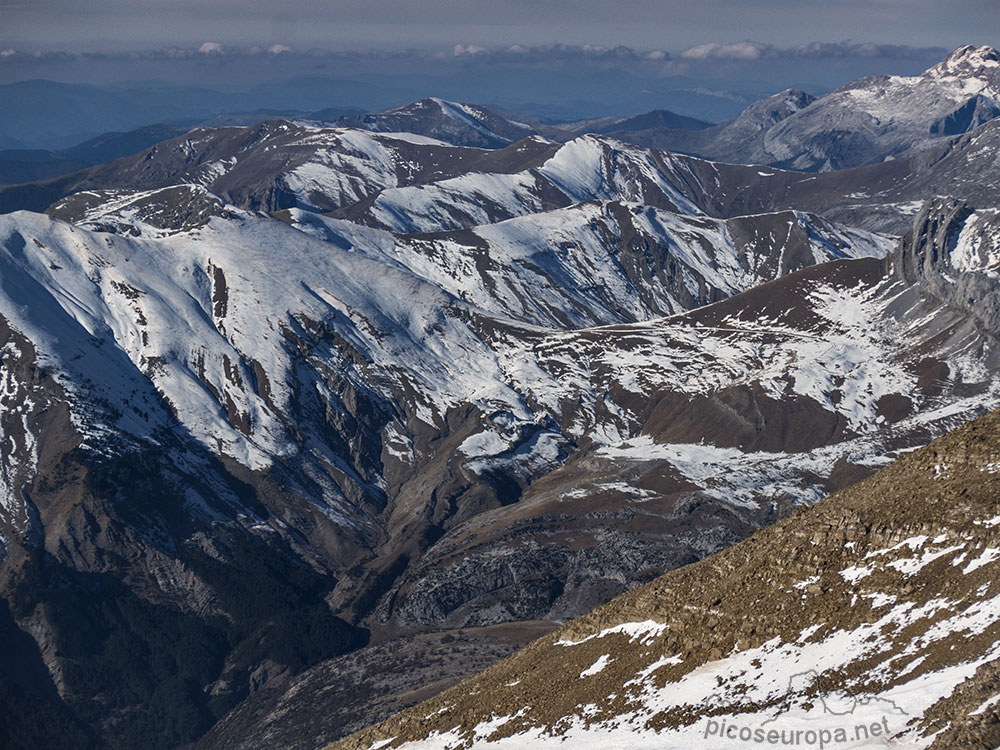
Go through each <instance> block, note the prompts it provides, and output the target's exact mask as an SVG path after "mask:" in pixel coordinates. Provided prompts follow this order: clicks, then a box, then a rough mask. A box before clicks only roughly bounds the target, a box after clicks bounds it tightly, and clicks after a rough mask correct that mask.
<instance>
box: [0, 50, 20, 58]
mask: <svg viewBox="0 0 1000 750" xmlns="http://www.w3.org/2000/svg"><path fill="white" fill-rule="evenodd" d="M16 54H17V50H16V49H13V48H12V49H0V57H13V56H14V55H16Z"/></svg>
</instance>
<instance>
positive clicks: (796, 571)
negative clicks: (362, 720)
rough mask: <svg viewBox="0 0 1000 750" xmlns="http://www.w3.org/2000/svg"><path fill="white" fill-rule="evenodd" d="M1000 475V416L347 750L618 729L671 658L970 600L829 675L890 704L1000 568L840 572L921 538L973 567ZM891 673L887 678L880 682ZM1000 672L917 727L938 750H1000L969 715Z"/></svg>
mask: <svg viewBox="0 0 1000 750" xmlns="http://www.w3.org/2000/svg"><path fill="white" fill-rule="evenodd" d="M997 468H1000V412H994V413H992V414H989V415H987V416H985V417H983V418H981V419H978V420H976V421H974V422H972V423H969V424H968V425H966V426H964V427H962V428H960V429H958V430H956V431H954V432H952V433H950V434H948V435H946V436H944V437H942V438H939V439H937V440H935V441H934V442H932V443H931V444H929V445H928V446H927V447H925V448H922V449H920V450H918V451H915V452H913V453H911V454H908V455H905V456H903V457H902V458H900V459H899V460H897V461H896V462H895V463H893V464H892V465H890V466H888V467H886V468H885V469H883V470H881V471H880V472H878V473H877V474H875V475H874V476H872V477H870V478H869V479H867V480H864V481H862V482H860V483H859V484H857V485H854V486H852V487H850V488H847V489H845V490H842V491H840V492H838V493H836V494H834V495H831V496H830V497H828V498H827V499H826V500H824V501H822V502H820V503H818V504H816V505H815V506H813V507H811V508H808V509H803V510H800V511H797V512H795V513H793V514H792V515H791V516H789V517H787V518H786V519H784V520H782V521H780V522H779V523H777V524H775V525H774V526H771V527H769V528H767V529H764V530H762V531H760V532H758V533H756V534H755V535H754V536H752V537H751V538H749V539H747V540H746V541H744V542H742V543H740V544H737V545H736V546H734V547H731V548H730V549H727V550H725V551H723V552H721V553H718V554H716V555H714V556H712V557H710V558H708V559H706V560H703V561H702V562H699V563H695V564H692V565H689V566H687V567H684V568H681V569H678V570H675V571H672V572H670V573H668V574H666V575H664V576H662V577H661V578H658V579H657V580H655V581H653V582H652V583H650V584H647V585H645V586H642V587H640V588H638V589H635V590H633V591H630V592H628V593H626V594H623V595H621V596H619V597H617V598H616V599H614V600H612V601H611V602H609V603H608V604H606V605H603V606H601V607H598V608H597V609H595V610H594V611H593V612H591V613H590V614H588V615H586V616H584V617H581V618H579V619H577V620H574V621H572V622H570V623H569V624H567V625H566V626H565V627H563V628H562V629H560V630H559V631H556V632H555V633H553V634H551V635H548V636H546V637H544V638H541V639H539V640H537V641H535V642H534V643H532V644H531V645H529V646H528V647H526V648H525V649H523V650H522V651H520V652H518V653H516V654H514V655H513V656H511V657H509V658H507V659H505V660H503V661H501V662H499V663H497V664H495V665H494V666H492V667H490V668H489V669H487V670H485V671H484V672H482V673H480V674H479V675H476V676H475V677H472V678H470V679H468V680H465V681H463V682H461V683H460V684H459V685H457V686H456V687H454V688H452V689H450V690H447V691H445V692H444V693H442V694H440V695H438V696H436V697H435V698H433V699H431V700H429V701H427V702H425V703H422V704H420V705H418V706H416V707H414V708H412V709H410V710H407V711H405V712H403V713H401V714H399V715H397V716H395V717H393V718H391V719H388V720H386V721H384V722H382V723H380V724H378V725H376V726H374V727H370V728H368V729H366V730H363V731H362V732H359V733H357V734H355V735H353V736H351V737H348V738H346V739H344V740H341V741H340V742H338V743H336V744H334V745H332V746H331V747H332V748H339V749H346V748H352V749H353V748H367V747H369V746H370V745H371V744H372V743H373V742H375V741H378V740H383V739H386V738H395V739H394V741H393V742H392V743H391V744H390V745H388V746H389V747H394V746H398V745H399V744H401V743H402V742H404V741H406V740H411V739H419V738H423V737H426V736H427V735H428V734H429V733H431V732H433V731H435V730H438V731H442V732H447V731H449V730H452V729H454V728H456V727H459V728H460V730H461V731H462V732H464V733H466V737H471V731H472V729H473V728H474V727H475V726H476V725H477V724H479V723H480V722H482V721H485V720H488V719H490V718H491V716H504V715H513V714H515V713H517V712H518V711H521V710H522V709H524V708H525V707H528V708H527V710H526V711H523V712H522V714H521V715H520V716H519V717H518V718H516V719H514V720H512V721H508V722H507V723H506V724H504V725H503V726H502V727H501V728H500V729H499V730H497V732H496V734H495V735H494V738H497V737H500V736H506V735H510V734H514V733H517V732H520V731H524V730H526V729H531V728H539V727H542V728H548V729H550V730H554V731H556V732H558V731H560V728H561V727H565V726H566V722H565V717H571V716H574V715H578V714H579V708H578V707H579V706H581V705H584V704H588V703H593V704H596V705H597V706H598V710H597V712H596V713H590V714H588V718H589V719H590V720H592V721H613V720H614V717H616V716H620V715H621V714H623V713H627V712H630V711H635V710H636V709H637V708H638V709H641V706H639V705H637V703H636V696H635V694H630V693H629V690H627V689H624V688H623V686H624V684H625V683H626V682H627V681H628V680H630V679H632V678H633V677H635V675H636V673H637V672H639V671H641V670H642V669H643V668H644V667H646V666H648V665H649V664H651V663H652V662H654V661H656V659H657V657H658V656H662V655H665V654H666V655H670V654H679V655H680V656H681V657H683V661H681V663H680V664H677V665H673V666H665V667H662V668H660V669H659V670H657V671H656V672H655V674H654V675H653V679H654V681H655V682H656V684H658V685H662V684H665V683H667V682H673V681H676V680H679V679H681V678H682V677H683V676H684V675H685V674H687V673H688V672H690V671H691V670H693V669H695V668H696V667H698V666H700V665H703V664H705V663H707V662H710V661H713V660H717V659H720V658H721V657H723V656H724V655H727V654H730V653H732V652H733V651H734V649H738V650H745V649H748V648H755V647H758V646H760V645H761V644H763V643H765V642H766V641H769V640H771V639H772V638H774V637H779V638H781V640H782V641H783V642H786V643H791V642H793V641H795V639H796V638H798V637H799V636H800V633H801V631H802V630H803V629H804V628H805V627H806V626H808V625H810V624H817V625H819V626H820V627H819V629H818V630H817V631H816V632H815V633H814V634H813V636H811V637H810V640H811V641H819V640H821V639H822V638H823V637H824V635H828V634H830V633H832V632H834V631H836V630H842V629H843V630H851V629H854V628H856V627H858V626H859V625H862V624H864V623H871V622H875V621H877V620H878V619H879V618H880V616H881V615H883V614H885V611H886V610H885V609H884V608H881V609H880V608H879V607H877V606H876V605H875V604H874V602H873V600H872V599H870V598H865V597H864V594H865V593H872V592H883V593H885V592H888V593H891V594H893V595H894V596H896V597H897V602H907V601H910V602H913V603H914V604H915V605H920V604H922V603H926V602H928V601H929V600H931V599H936V598H941V597H943V598H945V599H947V600H948V601H949V602H952V603H955V602H958V603H959V604H956V605H954V606H952V608H951V609H949V608H948V607H945V608H944V609H942V610H939V611H938V612H937V613H936V614H935V615H933V616H932V617H930V618H928V619H926V620H921V621H920V622H918V623H916V624H915V625H911V626H908V627H905V628H902V629H900V630H899V631H898V632H894V633H888V634H887V637H888V638H889V639H890V641H891V645H890V647H889V648H888V649H887V650H886V652H885V653H884V654H881V655H879V657H878V659H877V660H874V661H873V660H872V659H868V660H867V661H866V660H861V661H856V662H854V663H852V664H850V665H849V667H848V668H846V669H844V670H840V671H839V672H838V673H837V674H829V675H823V678H824V679H825V680H826V683H825V684H824V685H823V686H822V687H823V689H826V690H831V691H832V690H835V689H837V688H838V687H841V688H846V687H849V688H850V690H851V691H854V692H857V691H861V692H879V691H881V690H884V689H886V688H889V687H892V685H893V684H898V683H899V682H902V681H903V680H904V678H898V677H897V678H893V677H892V675H893V674H898V672H899V671H900V670H901V669H902V667H903V666H904V665H906V664H908V663H909V662H911V661H912V660H913V655H912V654H911V655H908V656H903V655H902V653H901V652H902V650H903V649H904V648H905V646H906V644H908V643H911V642H912V639H913V638H914V636H915V635H919V633H920V632H922V631H925V630H926V628H927V627H929V626H930V625H931V624H933V623H934V622H940V621H941V620H942V619H944V618H945V617H947V616H949V615H950V614H954V613H955V612H956V611H961V608H962V607H971V606H972V605H973V604H974V603H975V602H977V601H981V600H982V599H984V598H989V597H991V596H996V595H997V594H998V593H1000V562H994V563H990V564H986V565H983V566H982V567H979V568H978V569H976V570H974V571H972V572H970V573H968V574H964V575H963V574H962V573H961V568H960V567H956V564H955V563H956V560H957V559H958V555H959V554H961V553H960V552H955V553H954V554H950V555H944V556H942V557H940V558H938V559H935V560H934V561H933V562H931V563H930V564H928V565H926V566H925V567H923V568H922V569H921V570H920V571H919V572H918V573H916V574H913V575H908V576H907V575H904V574H903V573H901V572H900V571H898V570H896V569H895V568H893V567H892V566H891V565H890V563H891V562H893V560H897V559H900V558H905V557H908V556H910V557H912V556H913V554H914V553H913V551H912V550H910V549H909V548H907V547H903V548H902V549H898V550H895V551H892V552H888V553H882V554H881V555H880V556H879V557H878V560H879V566H878V569H877V570H876V571H875V572H874V573H873V574H872V575H869V576H867V577H865V578H864V579H862V580H861V581H858V582H856V583H853V584H852V583H849V582H848V581H846V580H845V578H844V577H842V576H841V575H839V571H841V570H843V569H845V568H847V567H849V566H851V565H855V564H861V562H860V561H862V560H863V559H864V556H865V554H866V553H868V552H870V551H874V550H884V549H886V548H891V547H893V546H894V545H896V544H897V543H899V542H900V541H902V540H904V539H907V538H910V537H913V536H915V535H927V536H928V537H931V538H934V539H935V540H937V542H938V543H937V544H936V545H935V548H943V547H945V546H948V545H961V546H962V547H963V551H964V552H965V553H966V554H967V555H968V559H973V558H975V557H976V556H977V555H978V554H979V553H980V552H981V550H982V548H984V547H986V546H992V547H1000V524H992V525H991V524H988V523H982V521H984V520H986V519H990V518H994V517H996V516H997V515H998V514H1000V474H998V473H995V472H996V470H997ZM977 522H978V523H977ZM852 543H853V544H852ZM918 554H919V552H918ZM813 577H815V578H816V580H815V581H812V582H811V583H809V585H808V586H805V587H800V588H796V587H794V584H795V583H800V582H802V581H804V580H807V579H812V578H813ZM995 579H996V583H994V580H995ZM649 619H652V620H655V621H657V622H660V623H666V624H667V625H668V628H667V629H666V631H665V632H664V633H663V634H662V635H661V636H659V637H658V638H655V639H651V640H643V641H638V642H636V641H630V640H629V638H628V637H626V636H624V635H610V636H606V637H603V638H595V639H592V640H591V641H588V642H587V643H583V644H580V645H578V646H574V647H572V648H566V647H564V646H557V645H555V644H556V642H557V641H559V640H561V639H562V640H571V641H579V640H581V639H582V638H584V637H586V636H588V635H593V634H595V633H598V632H600V631H601V630H603V629H605V628H607V627H609V626H614V625H618V624H621V623H626V622H636V621H643V620H649ZM997 641H1000V622H997V621H994V622H992V623H991V624H989V625H988V626H987V627H985V628H984V629H983V630H982V631H981V632H979V633H972V632H964V633H957V634H954V635H953V636H952V637H947V638H942V639H941V640H938V641H934V642H932V643H930V644H928V645H927V646H926V647H925V648H924V649H923V651H922V652H921V653H922V654H923V655H924V656H925V659H924V661H923V662H922V663H921V664H920V665H919V666H918V667H917V668H916V669H913V670H912V671H911V672H910V673H909V674H908V675H907V676H906V678H905V680H910V679H913V678H914V677H916V676H919V675H920V674H923V673H926V672H930V671H935V670H938V669H940V668H942V667H946V666H948V665H953V664H958V663H962V662H965V661H968V660H970V659H972V658H975V657H976V656H979V655H982V654H983V653H985V652H986V651H987V650H988V649H989V647H990V646H991V645H992V644H993V643H995V642H997ZM609 651H610V653H612V654H614V655H615V659H614V660H613V661H612V662H611V663H610V664H609V665H608V667H607V668H606V669H604V670H603V671H601V672H600V673H599V674H597V675H595V676H593V677H588V678H587V679H581V678H580V677H579V675H580V672H581V671H582V670H585V669H587V667H588V666H590V665H591V664H593V663H594V661H595V659H597V658H598V657H599V656H601V655H602V654H605V653H608V652H609ZM878 667H885V668H886V669H885V670H883V671H882V672H879V670H878ZM998 672H1000V670H997V669H996V668H995V665H991V664H987V665H985V666H983V667H980V668H979V670H978V672H977V673H976V675H975V677H974V678H973V679H970V680H968V681H966V682H965V683H964V684H962V685H961V686H960V687H959V688H958V689H957V690H955V691H954V693H953V694H952V695H951V696H949V697H942V699H941V700H940V701H938V702H937V703H936V704H935V705H933V706H931V707H930V709H929V710H928V711H926V712H925V715H924V717H922V718H921V717H915V718H914V719H912V720H911V723H910V727H911V728H915V729H917V730H918V731H920V732H923V733H926V734H927V735H929V734H932V733H934V732H937V731H941V732H942V734H940V735H939V736H938V737H937V738H936V741H935V743H934V745H933V746H934V747H937V748H955V747H967V748H976V747H995V746H996V745H997V743H998V742H1000V716H998V715H997V713H996V710H995V709H993V710H987V711H985V712H984V713H982V714H979V715H977V716H969V713H970V712H971V711H972V710H974V709H975V708H976V707H977V706H980V705H981V704H982V702H983V700H984V699H985V698H988V697H990V696H992V695H995V694H997V693H998V692H1000V676H998ZM886 674H888V675H889V676H888V677H886V676H885V675H886ZM878 675H881V676H878ZM786 699H787V697H786ZM775 705H778V704H775ZM759 708H761V707H760V706H759V705H754V706H751V705H740V703H739V701H738V700H736V701H735V702H731V703H730V705H728V706H724V707H722V708H721V709H720V708H719V707H718V706H716V707H715V708H713V709H709V708H707V707H703V706H687V707H683V708H678V709H670V710H667V711H662V712H660V713H658V714H655V715H652V716H650V717H649V719H648V721H647V723H646V726H648V727H650V728H666V727H684V726H689V725H692V724H694V723H695V722H696V721H699V720H701V719H702V718H704V717H705V716H707V715H709V713H710V712H711V713H713V714H724V713H729V714H733V713H740V712H744V711H751V710H757V709H759Z"/></svg>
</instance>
